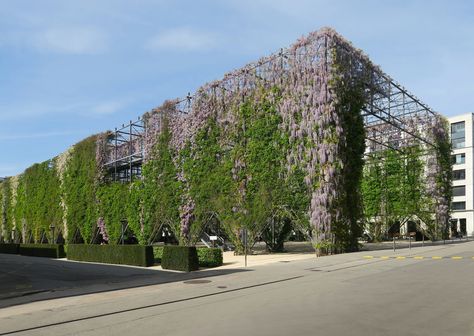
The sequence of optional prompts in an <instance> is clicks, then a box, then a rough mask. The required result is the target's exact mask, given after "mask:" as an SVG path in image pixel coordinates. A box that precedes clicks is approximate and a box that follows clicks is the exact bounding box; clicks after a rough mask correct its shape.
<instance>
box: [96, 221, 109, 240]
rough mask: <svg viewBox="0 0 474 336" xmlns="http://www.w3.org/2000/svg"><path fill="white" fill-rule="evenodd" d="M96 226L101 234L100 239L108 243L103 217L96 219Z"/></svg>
mask: <svg viewBox="0 0 474 336" xmlns="http://www.w3.org/2000/svg"><path fill="white" fill-rule="evenodd" d="M97 227H98V228H99V233H100V235H101V236H102V240H103V241H104V242H105V243H108V242H109V235H108V233H107V227H106V225H105V221H104V218H102V217H99V219H98V220H97Z"/></svg>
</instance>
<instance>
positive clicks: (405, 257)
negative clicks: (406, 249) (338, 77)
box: [397, 256, 406, 260]
mask: <svg viewBox="0 0 474 336" xmlns="http://www.w3.org/2000/svg"><path fill="white" fill-rule="evenodd" d="M397 259H399V260H401V259H406V257H401V256H400V257H397Z"/></svg>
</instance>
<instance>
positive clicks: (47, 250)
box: [19, 244, 66, 258]
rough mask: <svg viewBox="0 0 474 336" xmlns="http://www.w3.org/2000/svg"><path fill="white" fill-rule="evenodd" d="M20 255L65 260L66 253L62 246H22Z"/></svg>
mask: <svg viewBox="0 0 474 336" xmlns="http://www.w3.org/2000/svg"><path fill="white" fill-rule="evenodd" d="M19 253H20V254H21V255H24V256H30V257H43V258H64V257H65V256H66V252H65V251H64V245H61V244H20V248H19Z"/></svg>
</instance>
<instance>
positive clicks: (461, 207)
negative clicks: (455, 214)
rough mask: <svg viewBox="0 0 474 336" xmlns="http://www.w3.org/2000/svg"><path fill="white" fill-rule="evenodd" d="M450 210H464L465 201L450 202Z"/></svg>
mask: <svg viewBox="0 0 474 336" xmlns="http://www.w3.org/2000/svg"><path fill="white" fill-rule="evenodd" d="M451 210H466V202H452V203H451Z"/></svg>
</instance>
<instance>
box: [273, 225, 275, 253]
mask: <svg viewBox="0 0 474 336" xmlns="http://www.w3.org/2000/svg"><path fill="white" fill-rule="evenodd" d="M272 252H275V218H273V217H272Z"/></svg>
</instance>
